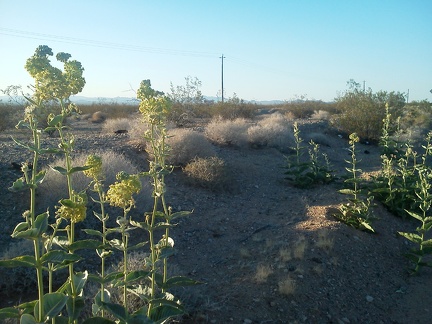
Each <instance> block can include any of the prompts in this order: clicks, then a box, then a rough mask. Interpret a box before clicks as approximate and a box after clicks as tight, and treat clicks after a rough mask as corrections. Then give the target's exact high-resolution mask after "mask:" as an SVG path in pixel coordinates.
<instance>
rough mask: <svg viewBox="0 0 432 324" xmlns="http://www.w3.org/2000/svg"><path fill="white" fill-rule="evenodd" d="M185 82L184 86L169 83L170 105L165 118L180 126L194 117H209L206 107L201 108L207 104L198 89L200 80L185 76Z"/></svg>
mask: <svg viewBox="0 0 432 324" xmlns="http://www.w3.org/2000/svg"><path fill="white" fill-rule="evenodd" d="M185 82H186V84H185V85H184V86H183V85H178V86H174V85H173V84H172V83H171V86H170V93H169V94H168V98H169V99H170V101H171V102H172V107H171V110H170V112H169V114H168V116H167V118H168V120H169V121H171V122H173V123H174V124H175V125H177V126H180V127H182V126H187V125H190V124H191V123H193V119H194V118H195V117H209V114H208V113H207V114H206V113H205V111H206V109H202V107H203V106H204V107H206V106H208V104H207V103H206V102H205V99H204V96H203V95H202V92H201V90H200V88H201V86H202V82H201V81H200V80H199V79H198V78H197V77H195V78H192V77H191V76H187V77H185Z"/></svg>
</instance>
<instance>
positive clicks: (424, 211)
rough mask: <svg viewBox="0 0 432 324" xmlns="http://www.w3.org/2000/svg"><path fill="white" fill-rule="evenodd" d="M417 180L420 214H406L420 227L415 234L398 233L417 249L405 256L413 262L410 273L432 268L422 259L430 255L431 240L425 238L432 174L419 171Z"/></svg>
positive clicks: (431, 199)
mask: <svg viewBox="0 0 432 324" xmlns="http://www.w3.org/2000/svg"><path fill="white" fill-rule="evenodd" d="M418 175H419V179H418V182H417V189H416V191H415V194H416V196H417V201H418V203H419V208H420V212H419V213H417V212H414V211H410V210H407V211H406V212H407V213H408V214H409V215H410V216H411V217H413V218H414V219H416V220H418V221H419V222H420V223H421V226H420V227H417V229H416V232H415V233H407V232H398V233H399V235H402V236H403V237H405V238H406V239H408V240H409V241H411V242H413V243H414V244H416V245H417V248H414V249H412V250H411V251H410V252H409V253H408V254H406V256H407V257H408V259H409V260H410V261H412V262H413V264H414V267H413V268H411V269H410V270H411V273H412V274H415V273H417V272H418V271H419V270H420V268H421V267H423V266H428V267H432V262H425V261H424V257H425V256H426V255H428V254H432V239H430V238H429V239H428V238H427V233H428V232H429V231H430V229H431V228H432V216H431V213H430V208H431V204H432V194H431V187H432V186H431V184H430V179H431V177H432V173H431V170H430V169H420V170H419V173H418Z"/></svg>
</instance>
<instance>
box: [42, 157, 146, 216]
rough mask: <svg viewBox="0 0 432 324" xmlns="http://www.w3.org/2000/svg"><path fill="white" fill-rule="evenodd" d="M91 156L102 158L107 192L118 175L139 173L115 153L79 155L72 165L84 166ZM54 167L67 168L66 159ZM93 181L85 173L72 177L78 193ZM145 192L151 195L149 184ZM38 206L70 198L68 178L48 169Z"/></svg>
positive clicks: (44, 206) (59, 161) (50, 205)
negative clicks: (120, 173) (121, 173)
mask: <svg viewBox="0 0 432 324" xmlns="http://www.w3.org/2000/svg"><path fill="white" fill-rule="evenodd" d="M90 154H96V155H99V156H100V157H101V158H102V170H103V173H104V177H105V179H104V185H105V190H106V189H108V186H109V185H110V184H113V183H114V182H115V181H116V175H117V173H119V172H120V171H124V172H126V173H128V174H136V173H138V172H139V170H138V169H137V167H136V166H135V165H133V163H132V162H131V161H130V160H128V159H127V158H126V157H125V156H123V155H121V154H119V153H116V152H114V151H104V152H89V153H88V154H79V155H77V156H75V157H74V158H73V159H72V165H73V166H74V167H75V166H84V165H85V163H86V160H87V156H88V155H90ZM51 166H52V167H55V166H60V167H63V168H64V167H65V159H64V158H62V159H58V160H56V161H54V162H53V163H52V164H51ZM90 181H91V179H90V178H88V177H86V176H85V175H84V173H83V172H76V173H74V174H73V176H72V183H73V188H74V190H75V191H76V192H79V191H81V190H84V189H86V188H87V187H88V185H89V183H90ZM143 190H144V191H148V192H149V194H148V195H150V192H151V189H150V186H149V185H147V182H144V184H143ZM38 192H39V195H40V196H39V197H38V206H40V207H41V208H46V207H48V206H49V207H53V206H55V205H57V204H58V203H57V202H58V200H59V199H63V198H67V197H68V190H67V183H66V177H65V176H63V175H61V174H60V173H58V172H56V171H54V170H53V169H52V168H49V169H47V174H46V176H45V179H44V182H43V183H42V185H41V186H40V187H39V190H38Z"/></svg>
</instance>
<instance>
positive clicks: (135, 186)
mask: <svg viewBox="0 0 432 324" xmlns="http://www.w3.org/2000/svg"><path fill="white" fill-rule="evenodd" d="M117 180H118V181H117V182H116V183H114V184H112V185H110V186H109V189H108V191H107V200H108V201H109V203H110V205H111V206H116V207H120V208H123V209H127V208H130V207H131V206H134V205H135V200H134V199H133V197H132V195H133V194H135V193H138V192H140V190H141V181H140V179H139V176H138V175H136V174H135V175H129V174H127V173H125V172H120V173H119V174H117Z"/></svg>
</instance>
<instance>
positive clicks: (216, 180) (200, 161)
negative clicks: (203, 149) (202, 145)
mask: <svg viewBox="0 0 432 324" xmlns="http://www.w3.org/2000/svg"><path fill="white" fill-rule="evenodd" d="M183 172H184V173H185V174H186V175H187V177H188V179H189V181H190V182H191V183H192V184H194V185H197V186H199V187H203V188H206V189H212V190H218V189H224V188H225V187H226V186H227V184H228V175H227V170H226V166H225V162H224V160H222V159H220V158H218V157H215V156H212V157H209V158H196V159H194V160H193V161H191V162H190V163H188V164H187V165H186V166H185V167H184V169H183Z"/></svg>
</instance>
